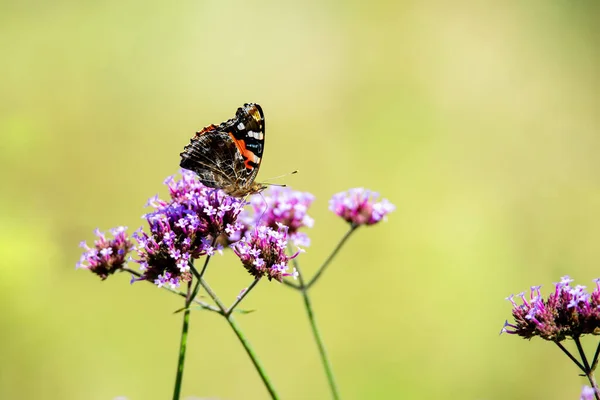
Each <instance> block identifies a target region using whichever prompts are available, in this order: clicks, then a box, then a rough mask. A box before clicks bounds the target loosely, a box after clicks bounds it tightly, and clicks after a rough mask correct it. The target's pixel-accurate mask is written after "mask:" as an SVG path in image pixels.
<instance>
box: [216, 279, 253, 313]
mask: <svg viewBox="0 0 600 400" xmlns="http://www.w3.org/2000/svg"><path fill="white" fill-rule="evenodd" d="M259 281H260V279H255V280H254V281H253V282H252V283H251V284H250V286H248V287H247V288H246V290H244V293H242V294H241V296H238V297H237V299H235V301H234V302H233V304H232V305H231V306H230V307H229V308H228V309H227V311H225V316H226V317H229V316H230V315H231V313H232V312H233V310H234V309H235V308H236V307H237V305H238V304H240V302H241V301H242V300H244V297H246V296H247V295H248V293H250V291H251V290H252V289H254V286H256V284H257V283H258V282H259Z"/></svg>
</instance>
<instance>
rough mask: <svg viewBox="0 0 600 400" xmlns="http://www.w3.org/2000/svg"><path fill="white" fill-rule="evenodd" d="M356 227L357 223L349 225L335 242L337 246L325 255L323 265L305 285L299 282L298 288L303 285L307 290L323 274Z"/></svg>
mask: <svg viewBox="0 0 600 400" xmlns="http://www.w3.org/2000/svg"><path fill="white" fill-rule="evenodd" d="M356 228H358V226H357V225H351V226H350V229H349V230H348V231H347V232H346V234H345V235H344V236H343V237H342V239H341V240H340V241H339V243H338V244H337V246H336V247H335V249H333V251H332V252H331V254H330V255H329V257H327V259H326V260H325V262H323V265H321V267H320V268H319V269H318V270H317V273H316V274H315V275H314V276H313V277H312V279H311V280H310V281H309V282H308V283H307V284H306V286H305V285H303V284H302V283H300V289H302V287H304V288H306V290H308V289H310V287H311V286H312V285H314V284H315V283H316V282H317V280H318V279H319V278H320V277H321V275H322V274H323V272H325V268H327V266H328V265H329V263H331V261H332V260H333V258H334V257H335V256H336V255H337V253H338V252H339V251H340V249H341V248H342V246H343V245H344V243H346V241H347V240H348V238H349V237H350V235H352V233H354V231H355V230H356Z"/></svg>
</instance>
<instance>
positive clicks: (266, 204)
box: [256, 192, 269, 227]
mask: <svg viewBox="0 0 600 400" xmlns="http://www.w3.org/2000/svg"><path fill="white" fill-rule="evenodd" d="M258 194H259V195H260V198H261V199H263V201H264V202H265V209H264V210H263V212H262V214H261V215H260V218H258V220H257V221H256V226H257V227H258V226H260V221H261V220H262V218H263V217H264V216H265V214H266V213H267V210H268V209H269V203H268V202H267V199H265V196H263V194H262V193H261V192H259V193H258Z"/></svg>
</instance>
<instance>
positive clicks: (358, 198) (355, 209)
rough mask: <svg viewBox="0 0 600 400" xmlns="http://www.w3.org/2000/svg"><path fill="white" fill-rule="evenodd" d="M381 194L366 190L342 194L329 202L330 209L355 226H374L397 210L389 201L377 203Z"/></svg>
mask: <svg viewBox="0 0 600 400" xmlns="http://www.w3.org/2000/svg"><path fill="white" fill-rule="evenodd" d="M378 198H379V194H378V193H376V192H372V191H370V190H367V189H364V188H355V189H350V190H348V191H347V192H340V193H337V194H335V195H333V197H332V198H331V200H329V209H330V210H331V211H333V212H334V213H336V214H337V215H339V216H340V217H342V218H343V219H344V220H346V221H347V222H349V223H350V224H352V225H353V226H360V225H373V224H376V223H378V222H379V221H382V220H383V221H385V219H386V216H387V215H388V214H389V213H391V212H392V211H394V210H395V209H396V206H394V205H393V204H392V203H390V202H389V201H388V200H387V199H382V200H380V201H377V199H378Z"/></svg>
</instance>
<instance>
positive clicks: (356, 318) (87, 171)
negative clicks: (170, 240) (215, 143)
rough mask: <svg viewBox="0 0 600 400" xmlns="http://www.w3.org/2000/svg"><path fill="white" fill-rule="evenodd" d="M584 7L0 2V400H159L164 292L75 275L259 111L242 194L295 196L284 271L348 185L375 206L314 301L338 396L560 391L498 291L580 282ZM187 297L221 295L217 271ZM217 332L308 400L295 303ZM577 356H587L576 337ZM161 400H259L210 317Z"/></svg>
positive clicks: (587, 184) (265, 290)
mask: <svg viewBox="0 0 600 400" xmlns="http://www.w3.org/2000/svg"><path fill="white" fill-rule="evenodd" d="M599 4H600V3H599V2H598V1H595V0H587V1H586V0H582V1H555V0H539V1H536V0H532V1H519V0H509V1H481V2H472V1H471V2H469V1H453V2H449V1H448V2H446V1H371V2H365V1H329V2H323V1H311V0H309V1H303V2H286V1H283V2H281V1H200V0H195V1H188V0H184V1H177V2H162V1H143V2H142V1H130V2H121V1H104V2H77V1H54V2H41V1H6V0H4V1H2V2H1V3H0V50H1V51H0V54H1V58H2V62H0V132H1V133H2V140H1V141H0V167H1V168H0V171H1V172H0V174H2V196H1V197H0V205H1V207H0V210H1V211H0V214H1V221H0V249H1V257H0V260H1V261H0V265H1V267H0V289H1V290H0V304H1V305H2V309H1V314H0V315H1V316H0V335H1V339H2V340H0V398H2V399H90V400H106V399H113V398H115V397H117V396H126V397H127V398H128V399H129V400H138V399H167V398H170V397H171V394H172V389H173V381H174V375H175V367H176V361H177V349H178V345H179V334H180V328H181V321H180V320H181V317H180V315H179V314H177V315H174V314H173V311H174V310H176V309H178V308H180V307H181V305H182V304H181V299H179V298H177V297H176V296H172V295H170V294H169V293H166V292H164V291H161V290H158V289H156V288H154V287H153V286H152V285H148V284H145V283H138V284H135V285H133V286H130V285H129V277H128V276H125V275H124V274H123V275H116V276H114V277H111V278H110V279H108V280H107V281H105V282H101V281H99V279H97V278H96V277H95V276H93V275H92V274H90V273H88V272H87V271H82V270H79V271H75V269H74V267H75V262H76V261H77V260H78V258H79V255H80V252H81V250H80V249H79V248H78V243H79V242H80V241H81V240H84V239H85V240H88V241H91V240H93V234H92V230H93V229H94V228H96V227H99V228H100V229H102V230H106V229H108V228H111V227H113V226H117V225H127V226H129V227H130V230H133V229H136V228H137V227H139V226H141V225H142V222H143V221H142V220H141V219H140V216H141V215H142V214H143V213H144V212H145V209H144V208H143V205H144V203H145V201H146V200H147V198H148V197H150V196H152V195H154V194H156V193H160V194H163V195H164V194H165V190H164V187H163V185H162V181H163V179H164V178H165V177H166V176H168V175H172V174H174V173H176V172H177V170H178V162H179V153H180V151H181V149H182V148H183V146H184V145H185V144H186V143H188V141H189V138H190V137H191V135H192V134H193V133H194V131H196V130H198V129H200V128H202V127H203V126H205V125H207V124H210V123H219V122H220V121H222V120H225V119H227V118H230V117H231V116H232V115H233V113H234V112H235V109H236V108H237V107H238V106H240V105H241V104H242V103H244V102H258V103H260V104H261V105H262V106H263V108H264V110H265V114H266V120H267V144H266V152H265V157H264V162H263V165H262V169H261V173H260V176H259V179H267V178H269V177H273V176H277V175H280V174H285V173H287V172H290V171H292V170H295V169H298V170H299V171H300V173H299V174H297V175H294V176H288V177H286V178H284V179H283V180H282V181H283V182H285V183H287V184H288V185H290V186H292V187H293V188H295V189H298V190H303V191H310V192H312V193H314V194H315V195H316V197H317V200H316V201H315V203H314V206H313V208H312V210H311V214H312V216H313V217H314V218H315V220H316V224H315V227H314V228H313V229H312V230H310V236H311V238H312V240H313V244H312V246H311V247H310V248H309V249H308V251H307V253H306V254H303V255H302V256H301V257H302V258H301V263H302V265H303V267H304V270H305V271H306V272H305V273H311V272H314V271H315V270H316V268H317V266H318V264H319V263H320V262H321V261H322V260H323V259H324V257H326V256H327V255H328V253H329V251H330V250H331V249H332V248H333V246H334V244H335V242H336V241H337V240H338V239H339V238H340V237H341V235H342V234H343V233H344V232H345V229H346V225H345V224H344V223H343V222H342V221H341V220H339V219H338V218H336V217H335V216H334V215H332V214H331V213H330V212H329V211H328V210H327V205H328V199H329V197H330V196H331V195H332V194H333V193H336V192H338V191H342V190H345V189H348V188H350V187H358V186H365V187H368V188H371V189H374V190H377V191H379V192H380V193H381V194H382V195H383V196H384V197H386V198H388V199H389V200H390V201H392V202H393V203H395V204H396V205H397V207H398V208H397V210H396V212H395V213H393V214H392V215H391V216H390V218H389V220H388V222H387V223H385V224H380V225H378V226H374V227H370V228H365V229H361V230H359V231H358V232H357V233H356V235H355V236H353V237H352V239H351V241H350V244H349V245H348V246H347V247H346V248H345V249H344V251H343V252H342V253H341V254H340V255H339V257H338V258H337V259H336V261H335V262H334V264H333V265H331V268H330V269H329V270H328V271H327V273H326V275H325V276H324V277H323V279H322V281H320V282H319V284H318V285H317V286H316V287H315V289H314V292H313V298H314V300H313V301H314V305H315V311H316V315H317V319H318V322H319V324H320V327H321V329H322V334H323V336H324V340H325V342H326V344H327V346H328V350H329V353H330V356H331V359H332V363H333V367H334V371H335V373H336V375H337V379H338V384H339V387H340V390H341V393H342V396H343V398H344V399H395V398H403V399H459V398H460V399H479V400H483V399H489V400H491V399H576V398H578V396H579V391H580V388H581V386H582V385H583V384H584V383H585V382H584V381H583V380H582V378H580V377H578V376H577V372H578V371H577V369H576V368H575V367H574V366H573V365H572V364H571V363H570V362H569V361H568V360H567V358H566V357H565V356H564V355H563V354H562V353H561V352H560V351H559V350H558V349H557V348H556V347H555V346H553V345H552V344H549V343H545V342H542V341H540V340H533V341H531V342H527V341H524V340H522V339H519V338H516V337H512V336H508V335H502V336H499V335H498V333H499V331H500V329H501V327H502V324H503V322H504V320H505V319H506V318H508V317H509V315H510V305H509V304H508V303H507V302H506V301H504V298H505V297H506V296H507V295H509V294H510V293H516V292H519V291H522V290H525V289H527V288H528V287H529V286H530V285H534V284H543V285H544V288H545V290H546V291H545V293H547V291H548V290H549V289H548V288H549V287H552V282H555V281H557V280H558V279H559V278H560V276H562V275H565V274H570V275H571V276H573V277H574V278H575V279H576V282H577V283H580V284H587V285H588V286H592V285H593V284H592V282H591V279H592V278H594V277H598V276H600V268H599V267H600V263H599V261H598V259H599V256H600V247H599V245H598V238H599V237H600V223H599V221H600V161H599V156H598V154H599V153H600V117H599V116H600V95H599V93H600V91H599V89H600V74H599V71H600V24H598V21H599V20H600V19H599V17H600V7H599ZM208 278H209V281H210V282H211V283H212V285H213V287H214V288H215V289H216V290H217V291H218V293H219V294H220V295H221V297H222V298H224V299H228V301H227V302H229V301H230V300H232V299H233V298H234V297H235V295H237V293H238V292H239V290H240V289H241V288H243V287H245V286H247V285H248V283H249V279H250V278H249V276H248V275H247V274H246V272H245V271H244V270H243V269H242V268H241V266H240V265H239V264H238V262H237V260H236V259H235V257H233V256H232V255H231V254H227V255H225V256H223V257H221V258H218V259H216V260H215V261H214V262H213V263H212V264H211V267H210V271H209V275H208ZM243 305H244V307H245V308H252V309H257V310H258V311H257V312H255V313H253V314H249V315H245V316H239V317H238V320H239V322H240V324H241V326H242V327H243V329H244V331H245V332H246V334H247V335H248V337H249V339H250V341H251V342H252V344H253V346H254V347H255V350H256V351H257V352H258V354H259V355H260V356H261V359H262V361H263V363H264V364H265V368H266V370H267V372H268V373H269V374H270V375H271V377H272V379H273V381H274V384H275V387H276V388H277V390H278V391H279V392H280V395H281V396H282V398H284V399H327V398H329V392H328V388H327V385H326V380H325V377H324V374H323V373H322V368H321V365H320V363H319V359H318V355H317V350H316V348H315V345H314V343H313V342H312V339H311V334H310V330H309V327H308V324H307V321H306V316H305V314H304V310H303V307H302V302H301V298H300V297H298V295H297V294H296V293H294V292H292V291H290V290H288V289H287V288H285V287H284V286H282V285H278V284H277V283H274V282H272V283H268V282H265V283H264V284H261V285H259V286H258V288H257V289H256V290H255V291H254V292H253V293H252V294H251V295H250V296H249V298H248V299H247V301H246V302H245V303H244V304H243ZM586 343H587V344H588V345H589V346H594V345H595V341H594V340H593V339H590V340H589V341H588V342H586ZM183 394H184V395H185V396H184V397H189V398H191V397H192V396H195V397H211V398H220V399H264V398H267V392H266V391H265V390H264V388H263V387H262V384H261V382H260V380H259V378H258V375H257V374H256V373H255V371H254V370H253V367H252V365H251V363H250V361H249V360H248V358H247V357H246V355H245V354H244V352H243V350H242V348H241V346H240V345H239V343H238V342H237V339H236V338H235V336H234V335H233V333H232V332H231V331H230V330H229V329H228V327H227V325H226V324H225V322H224V321H223V320H221V319H220V318H219V317H218V316H216V315H213V314H210V313H206V312H195V313H193V314H192V321H191V334H190V343H189V353H188V358H187V369H186V373H185V377H184V388H183Z"/></svg>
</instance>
